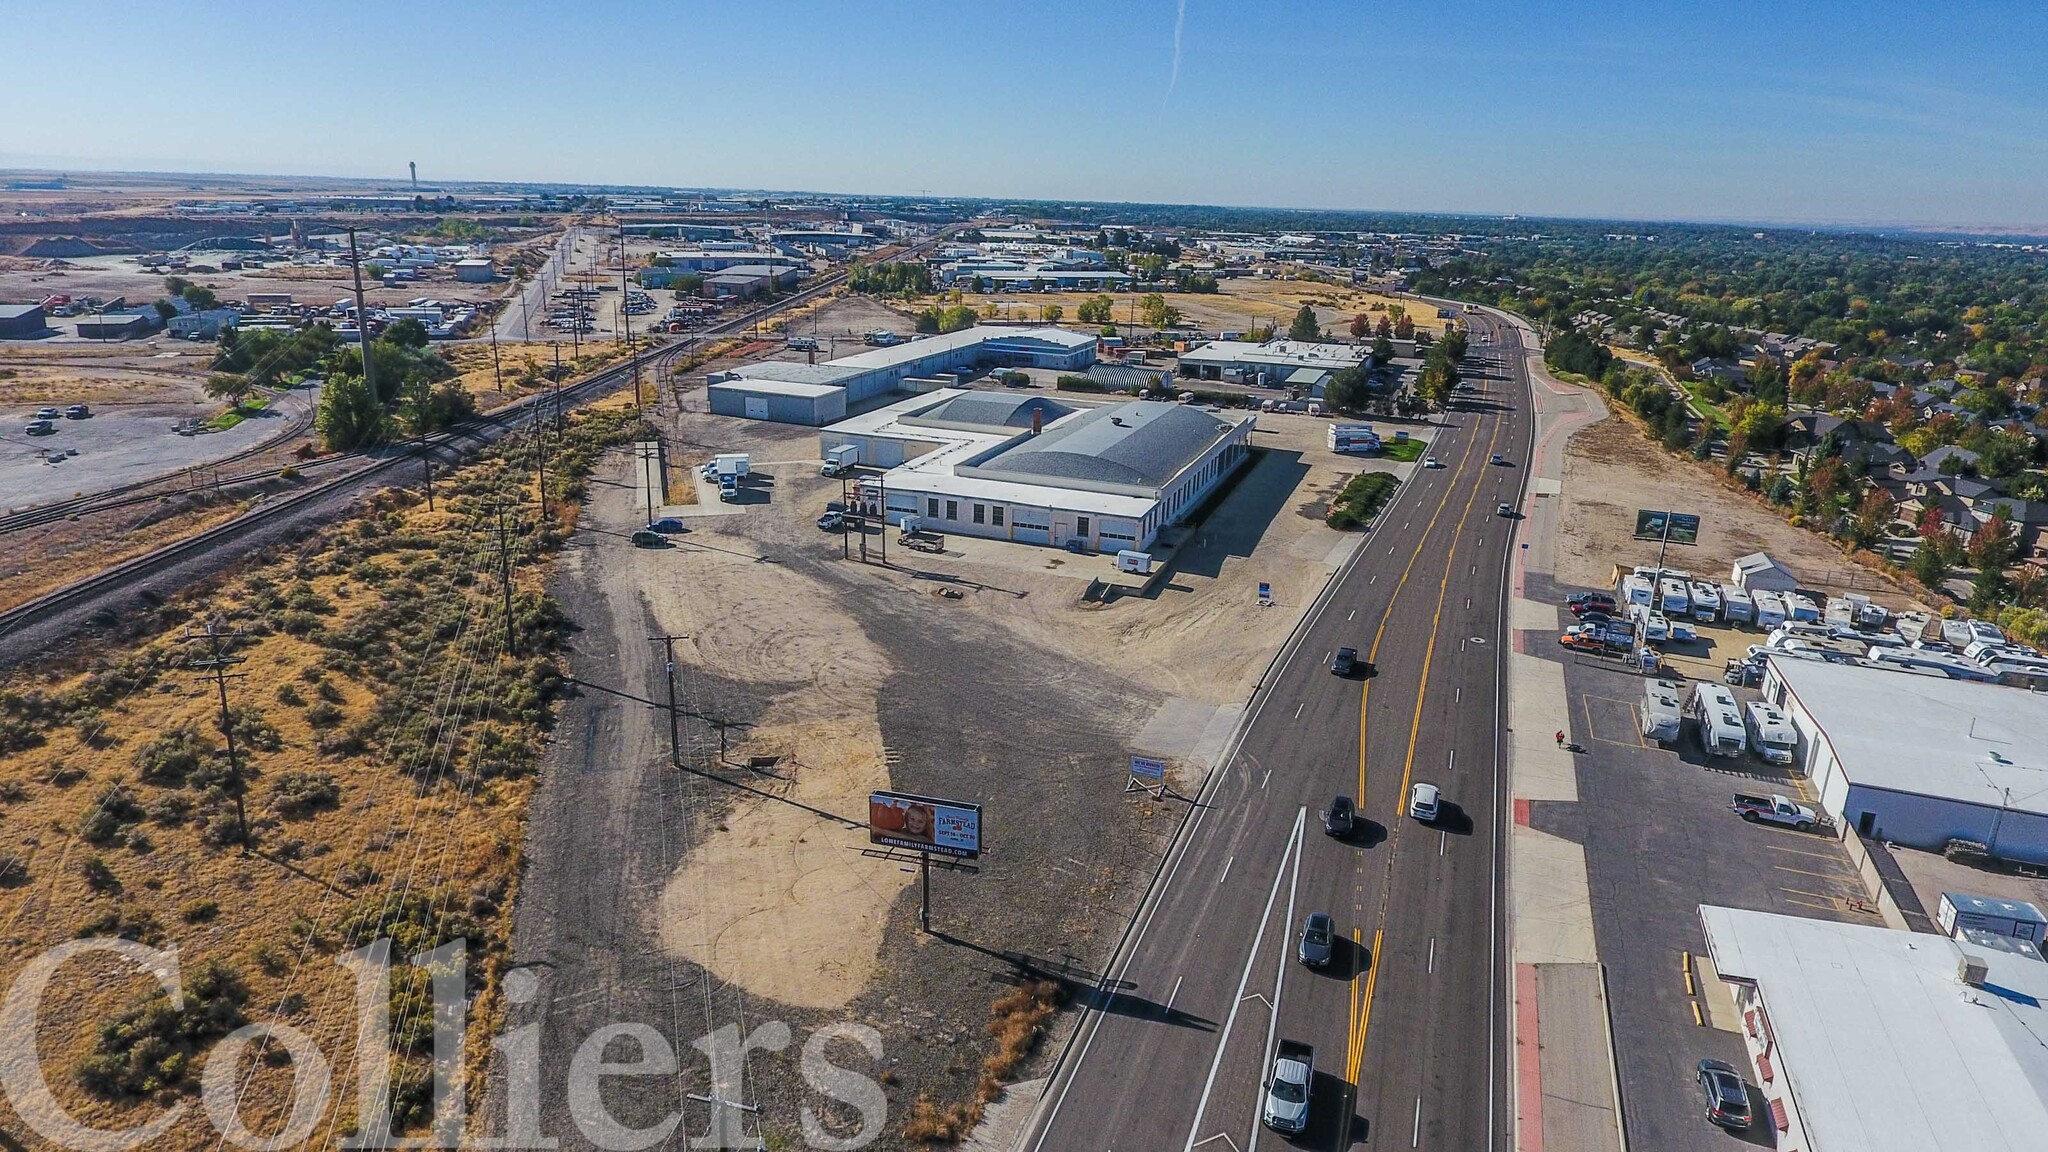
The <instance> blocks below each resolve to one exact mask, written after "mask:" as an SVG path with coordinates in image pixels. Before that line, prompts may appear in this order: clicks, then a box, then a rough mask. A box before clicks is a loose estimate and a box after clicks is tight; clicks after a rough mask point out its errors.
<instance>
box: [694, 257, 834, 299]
mask: <svg viewBox="0 0 2048 1152" xmlns="http://www.w3.org/2000/svg"><path fill="white" fill-rule="evenodd" d="M807 271H809V269H806V268H783V267H771V266H770V265H767V264H735V265H733V266H732V267H730V268H727V269H726V270H725V271H723V272H713V273H711V274H710V275H708V276H706V277H704V289H703V293H702V295H703V296H704V298H705V299H706V300H723V299H726V298H729V297H734V296H757V295H759V294H761V293H763V292H772V291H776V290H779V289H782V288H787V287H789V286H790V285H792V284H795V283H796V282H797V281H798V280H801V279H803V277H804V273H805V272H807Z"/></svg>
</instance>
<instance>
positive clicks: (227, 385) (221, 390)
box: [204, 372, 256, 407]
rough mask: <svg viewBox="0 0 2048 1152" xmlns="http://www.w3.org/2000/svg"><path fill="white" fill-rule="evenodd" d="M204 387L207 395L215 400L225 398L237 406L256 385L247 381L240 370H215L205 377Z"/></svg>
mask: <svg viewBox="0 0 2048 1152" xmlns="http://www.w3.org/2000/svg"><path fill="white" fill-rule="evenodd" d="M204 387H205V391H206V394H207V395H208V396H211V397H213V398H214V399H215V400H225V401H227V402H228V403H230V404H233V405H235V406H237V407H240V406H241V403H242V401H243V400H245V399H247V398H248V395H249V393H251V392H254V391H255V390H256V386H255V385H254V384H252V383H250V382H249V378H248V377H247V376H244V375H242V374H241V373H240V372H215V373H214V374H213V375H211V376H208V377H207V378H206V384H205V385H204Z"/></svg>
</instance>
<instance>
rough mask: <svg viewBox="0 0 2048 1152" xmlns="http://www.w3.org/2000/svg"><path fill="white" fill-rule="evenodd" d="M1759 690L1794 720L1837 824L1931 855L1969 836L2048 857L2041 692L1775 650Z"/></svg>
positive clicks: (2031, 858) (2003, 852) (2033, 858)
mask: <svg viewBox="0 0 2048 1152" xmlns="http://www.w3.org/2000/svg"><path fill="white" fill-rule="evenodd" d="M1763 692H1764V698H1765V699H1767V700H1769V701H1771V702H1772V703H1774V704H1776V705H1778V706H1779V707H1780V708H1782V709H1784V710H1785V713H1786V714H1787V715H1788V716H1789V717H1790V718H1791V720H1792V725H1793V727H1794V728H1795V729H1797V730H1798V733H1799V756H1800V759H1801V761H1802V763H1803V764H1804V765H1805V771H1806V775H1807V778H1808V779H1810V780H1812V781H1813V785H1814V791H1815V792H1816V793H1818V794H1819V796H1820V801H1821V805H1822V806H1823V807H1824V808H1826V809H1827V811H1828V814H1829V815H1831V816H1833V817H1834V818H1835V821H1836V823H1837V824H1839V825H1840V826H1841V827H1842V828H1843V829H1845V830H1854V831H1856V832H1858V833H1861V834H1862V835H1863V836H1865V837H1871V838H1881V839H1884V840H1888V841H1891V842H1893V843H1896V844H1904V845H1907V846H1908V847H1912V848H1921V849H1925V850H1927V851H1930V852H1939V851H1941V850H1942V849H1943V848H1944V847H1945V846H1946V845H1947V844H1948V842H1949V841H1950V840H1951V839H1958V840H1974V841H1976V842H1978V843H1980V844H1984V845H1986V846H1988V847H1989V848H1990V849H1991V851H1992V853H1993V854H1994V855H1996V856H1999V857H2002V858H2004V859H2007V860H2016V861H2025V862H2029V863H2034V864H2048V696H2044V695H2042V694H2040V693H2037V692H2029V691H2027V690H2025V689H2022V688H2008V687H2005V686H2003V685H1998V684H1974V683H1969V682H1967V681H1962V680H1950V679H1946V678H1944V677H1939V676H1924V675H1916V674H1914V673H1911V672H1904V671H1892V670H1889V669H1881V668H1872V667H1867V666H1860V665H1853V664H1830V663H1827V662H1824V661H1820V660H1804V659H1798V658H1791V657H1776V656H1774V657H1771V658H1770V659H1769V671H1768V672H1766V673H1765V675H1764V684H1763Z"/></svg>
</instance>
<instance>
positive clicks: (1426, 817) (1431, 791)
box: [1408, 784, 1443, 824]
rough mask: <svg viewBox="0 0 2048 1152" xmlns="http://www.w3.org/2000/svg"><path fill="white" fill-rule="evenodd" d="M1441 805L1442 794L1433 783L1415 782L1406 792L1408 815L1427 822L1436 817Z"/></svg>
mask: <svg viewBox="0 0 2048 1152" xmlns="http://www.w3.org/2000/svg"><path fill="white" fill-rule="evenodd" d="M1442 806H1443V794H1442V793H1440V792H1438V791H1437V788H1436V785H1434V784H1417V785H1416V786H1415V787H1414V788H1413V789H1411V790H1410V791H1409V793H1408V815H1410V816H1413V817H1414V818H1416V819H1417V820H1420V821H1422V822H1423V823H1425V824H1427V823H1429V822H1430V821H1431V820H1434V819H1436V817H1437V812H1438V810H1439V809H1440V808H1441V807H1442Z"/></svg>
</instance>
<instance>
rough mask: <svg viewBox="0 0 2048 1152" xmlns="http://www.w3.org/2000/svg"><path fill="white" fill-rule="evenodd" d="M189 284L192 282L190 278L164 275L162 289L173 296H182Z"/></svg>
mask: <svg viewBox="0 0 2048 1152" xmlns="http://www.w3.org/2000/svg"><path fill="white" fill-rule="evenodd" d="M191 286H192V282H191V281H190V280H187V279H185V278H184V277H183V276H166V277H164V291H165V292H167V293H169V294H171V295H173V296H183V295H184V294H185V289H187V288H190V287H191Z"/></svg>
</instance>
